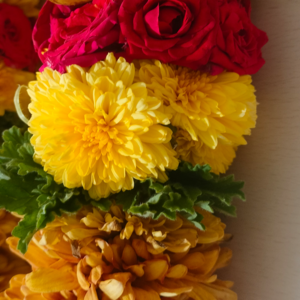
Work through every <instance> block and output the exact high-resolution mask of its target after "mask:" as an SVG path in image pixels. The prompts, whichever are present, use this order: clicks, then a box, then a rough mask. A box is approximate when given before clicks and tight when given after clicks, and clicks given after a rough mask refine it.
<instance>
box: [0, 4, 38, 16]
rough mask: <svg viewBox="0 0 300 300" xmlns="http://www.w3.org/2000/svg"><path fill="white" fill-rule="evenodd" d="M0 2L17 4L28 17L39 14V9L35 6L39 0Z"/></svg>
mask: <svg viewBox="0 0 300 300" xmlns="http://www.w3.org/2000/svg"><path fill="white" fill-rule="evenodd" d="M1 2H3V3H6V4H9V5H14V6H18V7H19V8H21V9H22V10H23V12H24V14H25V15H26V16H27V17H28V18H30V17H37V16H38V14H39V9H38V8H37V7H38V6H39V4H40V0H2V1H1V0H0V3H1Z"/></svg>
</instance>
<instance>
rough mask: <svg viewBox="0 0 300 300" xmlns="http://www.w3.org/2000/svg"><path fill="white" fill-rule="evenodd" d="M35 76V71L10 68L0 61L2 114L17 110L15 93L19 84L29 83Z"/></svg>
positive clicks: (0, 113) (0, 110)
mask: <svg viewBox="0 0 300 300" xmlns="http://www.w3.org/2000/svg"><path fill="white" fill-rule="evenodd" d="M34 78H35V75H34V74H33V73H30V72H25V71H21V70H17V69H12V68H9V67H7V66H5V65H4V63H3V62H1V61H0V116H2V115H4V113H5V111H6V110H9V111H15V106H14V95H15V91H16V89H17V88H18V85H19V84H20V85H27V84H28V82H29V81H31V80H34Z"/></svg>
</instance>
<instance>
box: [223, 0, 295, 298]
mask: <svg viewBox="0 0 300 300" xmlns="http://www.w3.org/2000/svg"><path fill="white" fill-rule="evenodd" d="M252 3H253V5H252V6H253V10H252V19H253V22H254V23H255V24H256V25H257V26H258V27H259V28H261V29H263V30H265V31H267V32H268V34H269V38H270V42H269V44H268V45H267V46H265V48H264V57H265V59H266V60H267V64H266V65H265V66H264V67H263V69H262V70H261V71H260V72H259V73H258V74H257V75H255V76H254V84H255V86H256V88H257V97H258V101H259V103H260V105H259V108H258V116H259V119H258V125H257V128H256V129H255V130H254V131H253V134H252V136H251V137H249V138H248V146H246V147H242V148H240V149H239V151H238V157H237V159H236V160H235V163H234V165H233V166H232V168H231V169H230V172H232V173H235V174H236V176H237V178H238V179H242V180H245V181H246V187H245V192H246V195H247V202H246V203H238V205H237V206H238V219H235V220H234V219H226V220H225V221H226V222H227V224H228V232H231V233H233V234H234V239H233V241H232V243H231V246H232V248H233V250H234V257H233V262H232V265H231V267H229V268H228V269H226V270H224V271H223V272H222V274H221V277H222V278H224V279H229V278H230V279H231V280H234V281H235V290H236V291H237V292H238V295H239V299H240V300H282V299H288V300H299V299H300V0H252Z"/></svg>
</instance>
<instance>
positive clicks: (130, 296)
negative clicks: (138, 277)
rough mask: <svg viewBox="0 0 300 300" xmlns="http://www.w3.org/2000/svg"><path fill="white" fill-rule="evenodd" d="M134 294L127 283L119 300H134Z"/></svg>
mask: <svg viewBox="0 0 300 300" xmlns="http://www.w3.org/2000/svg"><path fill="white" fill-rule="evenodd" d="M135 299H137V298H135V296H134V292H133V289H132V286H131V284H130V283H127V284H126V286H125V289H124V292H123V295H122V296H121V297H120V300H135Z"/></svg>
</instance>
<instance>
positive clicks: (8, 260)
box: [0, 209, 30, 291]
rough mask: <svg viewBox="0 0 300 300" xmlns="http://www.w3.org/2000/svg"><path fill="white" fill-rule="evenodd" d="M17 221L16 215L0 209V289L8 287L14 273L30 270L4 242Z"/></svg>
mask: <svg viewBox="0 0 300 300" xmlns="http://www.w3.org/2000/svg"><path fill="white" fill-rule="evenodd" d="M17 223H18V219H17V218H16V217H14V216H12V215H11V214H10V213H8V212H6V211H5V210H3V209H0V291H3V290H5V289H6V288H7V287H8V283H9V281H10V279H11V278H12V277H13V276H14V275H16V274H19V273H27V272H29V271H30V267H29V265H28V264H27V263H26V262H25V261H24V260H22V259H20V258H19V257H17V256H16V255H14V254H13V253H11V251H10V250H9V248H8V246H7V244H6V242H5V240H6V238H7V237H8V236H10V233H11V231H12V229H13V228H14V227H15V226H16V225H17Z"/></svg>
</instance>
